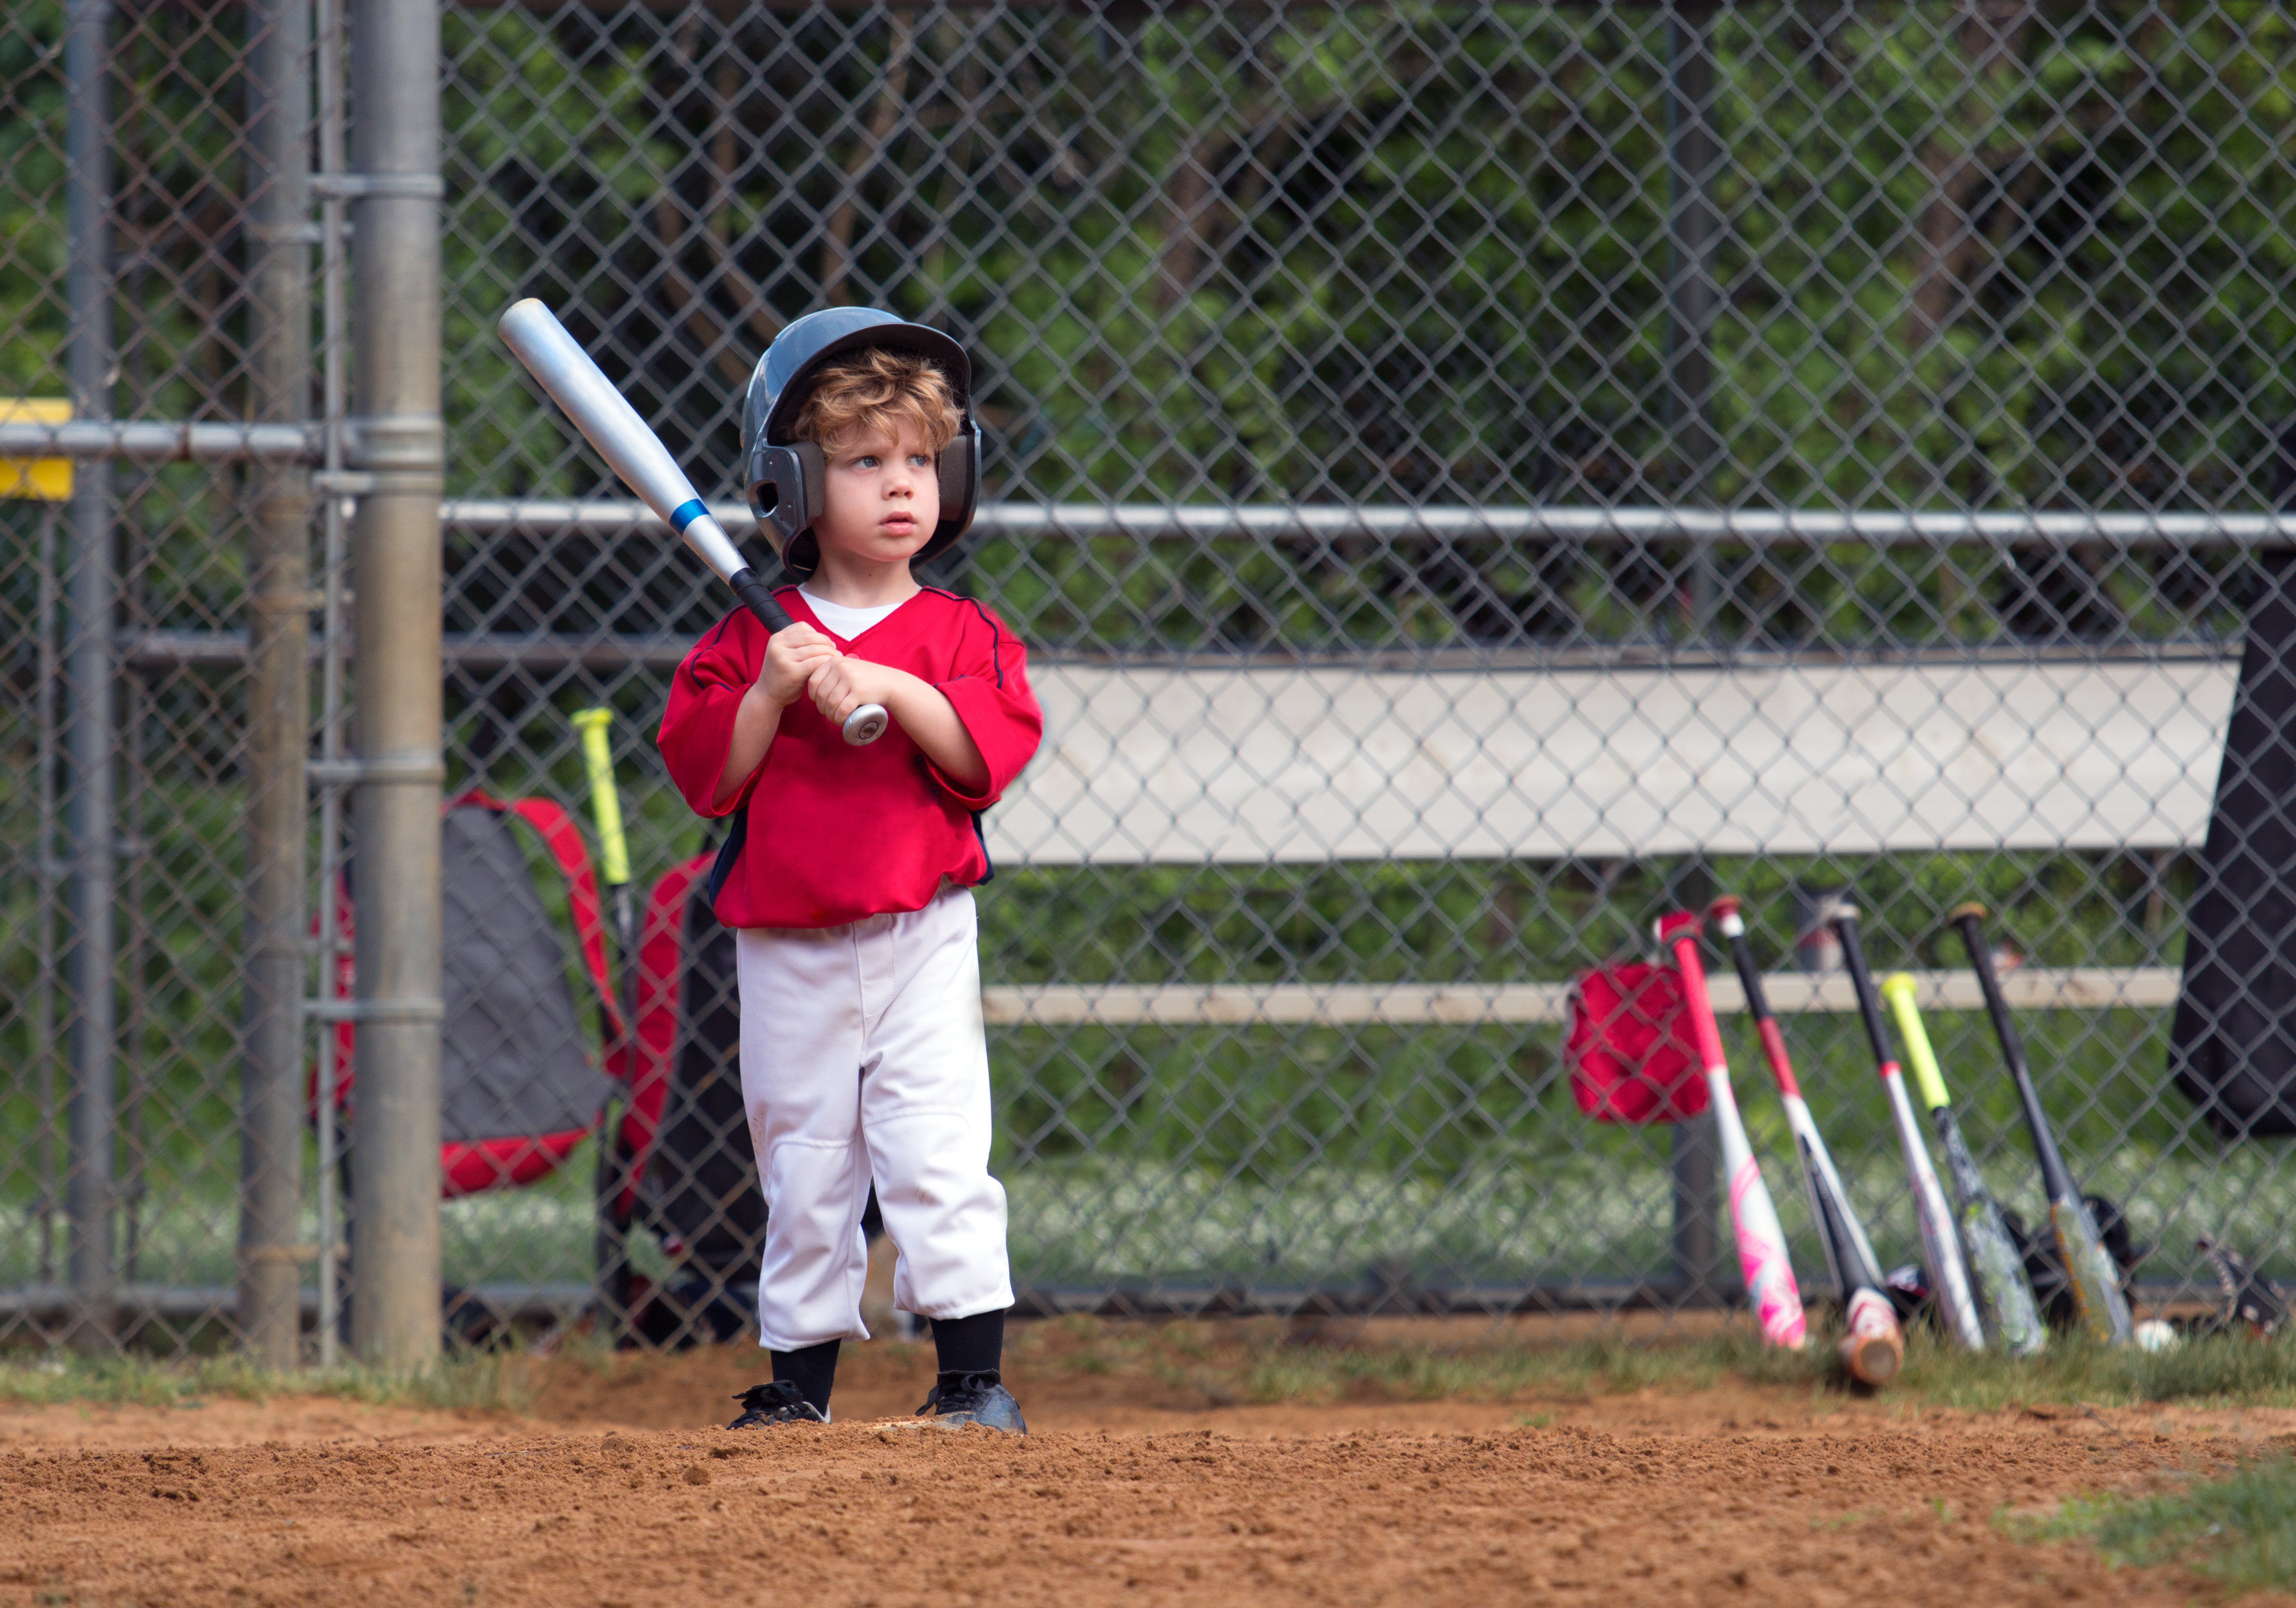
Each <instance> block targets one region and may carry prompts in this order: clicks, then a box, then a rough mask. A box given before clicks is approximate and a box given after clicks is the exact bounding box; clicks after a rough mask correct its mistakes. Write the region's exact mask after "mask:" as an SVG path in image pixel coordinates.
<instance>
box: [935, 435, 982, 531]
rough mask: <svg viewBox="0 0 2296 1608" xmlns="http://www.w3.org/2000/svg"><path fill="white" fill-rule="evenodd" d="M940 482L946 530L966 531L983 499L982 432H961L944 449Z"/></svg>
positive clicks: (942, 449)
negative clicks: (981, 498) (981, 483)
mask: <svg viewBox="0 0 2296 1608" xmlns="http://www.w3.org/2000/svg"><path fill="white" fill-rule="evenodd" d="M936 467H937V469H938V472H939V475H938V478H939V480H940V520H941V524H942V526H943V528H944V529H947V528H950V527H954V529H957V530H963V529H964V528H965V527H966V526H967V525H970V524H971V523H972V510H973V507H974V505H975V504H976V503H977V502H978V501H979V499H980V431H977V430H961V431H957V433H956V434H955V436H954V437H953V438H951V439H950V440H949V444H948V445H947V446H946V447H942V448H941V449H940V461H939V464H938V465H937V466H936Z"/></svg>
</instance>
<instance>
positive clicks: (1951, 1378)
mask: <svg viewBox="0 0 2296 1608" xmlns="http://www.w3.org/2000/svg"><path fill="white" fill-rule="evenodd" d="M1336 1334H1337V1338H1336V1339H1335V1338H1333V1333H1332V1332H1326V1333H1321V1334H1318V1335H1316V1337H1314V1338H1311V1339H1309V1340H1308V1341H1305V1342H1304V1343H1303V1342H1302V1341H1301V1340H1300V1339H1299V1338H1297V1337H1295V1336H1293V1335H1292V1334H1290V1333H1287V1332H1286V1331H1285V1330H1284V1329H1283V1327H1282V1326H1281V1325H1276V1324H1275V1323H1272V1322H1269V1321H1266V1320H1248V1321H1244V1322H1240V1323H1236V1324H1234V1325H1224V1324H1219V1323H1199V1324H1187V1323H1172V1324H1164V1325H1148V1324H1138V1325H1111V1324H1108V1323H1105V1322H1103V1321H1102V1320H1099V1319H1096V1318H1090V1317H1069V1318H1063V1319H1060V1320H1058V1321H1056V1322H1053V1323H1047V1324H1041V1325H1038V1324H1031V1325H1026V1326H1024V1327H1021V1328H1019V1329H1016V1330H1015V1332H1014V1334H1013V1341H1012V1344H1013V1347H1014V1348H1015V1350H1016V1351H1019V1352H1021V1354H1023V1355H1026V1356H1027V1358H1029V1366H1030V1367H1031V1369H1032V1371H1034V1372H1036V1373H1037V1374H1044V1373H1046V1372H1059V1371H1066V1372H1069V1373H1072V1374H1086V1375H1091V1376H1094V1377H1101V1378H1106V1377H1111V1376H1114V1377H1125V1376H1129V1377H1134V1378H1139V1377H1143V1376H1145V1377H1148V1378H1153V1379H1156V1380H1158V1381H1160V1382H1162V1383H1164V1384H1166V1385H1168V1386H1170V1387H1172V1388H1175V1389H1181V1390H1193V1391H1199V1392H1201V1393H1202V1394H1203V1395H1204V1396H1205V1397H1206V1398H1207V1399H1213V1400H1217V1401H1251V1402H1260V1403H1273V1402H1280V1401H1301V1402H1316V1401H1338V1400H1347V1399H1365V1398H1370V1399H1387V1400H1397V1401H1414V1400H1419V1401H1424V1400H1436V1399H1442V1398H1446V1397H1454V1398H1464V1399H1482V1400H1504V1399H1510V1398H1513V1397H1517V1396H1523V1395H1539V1396H1568V1397H1580V1398H1584V1397H1594V1396H1606V1395H1621V1394H1627V1393H1629V1392H1632V1391H1641V1390H1652V1389H1655V1390H1663V1391H1700V1390H1708V1389H1711V1388H1713V1387H1714V1386H1716V1385H1718V1384H1720V1383H1722V1382H1725V1381H1726V1380H1735V1381H1738V1382H1744V1383H1751V1384H1766V1385H1779V1386H1786V1387H1800V1388H1803V1389H1807V1390H1810V1391H1820V1392H1846V1391H1848V1390H1849V1386H1848V1384H1847V1383H1846V1382H1844V1381H1843V1379H1842V1378H1841V1372H1840V1367H1839V1365H1838V1363H1837V1362H1836V1360H1835V1353H1834V1341H1835V1340H1836V1338H1837V1337H1836V1336H1833V1335H1832V1334H1830V1333H1827V1332H1825V1330H1824V1329H1822V1328H1818V1329H1814V1330H1813V1332H1812V1333H1811V1337H1810V1344H1809V1347H1808V1350H1803V1351H1800V1352H1792V1351H1781V1350H1773V1349H1771V1348H1769V1347H1767V1346H1765V1345H1763V1344H1762V1343H1761V1342H1760V1341H1759V1339H1758V1338H1757V1337H1756V1336H1755V1334H1754V1333H1752V1331H1751V1329H1750V1328H1748V1327H1746V1326H1744V1325H1738V1326H1734V1327H1733V1328H1731V1329H1729V1330H1726V1331H1725V1332H1723V1333H1718V1334H1714V1335H1710V1336H1706V1337H1702V1338H1696V1339H1692V1338H1679V1339H1677V1338H1660V1339H1651V1340H1632V1339H1628V1337H1627V1336H1625V1335H1624V1334H1621V1333H1604V1334H1598V1335H1596V1336H1595V1337H1593V1338H1589V1339H1586V1340H1580V1341H1573V1342H1570V1343H1568V1344H1554V1343H1538V1342H1537V1341H1530V1340H1527V1339H1525V1338H1524V1337H1523V1336H1521V1334H1520V1333H1518V1332H1515V1331H1513V1330H1511V1329H1507V1328H1503V1327H1497V1326H1495V1327H1493V1328H1492V1329H1491V1330H1490V1331H1489V1332H1488V1336H1487V1337H1480V1336H1478V1337H1464V1338H1459V1339H1456V1340H1455V1341H1453V1343H1449V1344H1427V1343H1420V1344H1414V1343H1409V1342H1407V1341H1406V1342H1400V1343H1398V1342H1396V1341H1384V1342H1382V1341H1364V1340H1354V1339H1350V1338H1349V1337H1348V1336H1347V1334H1346V1332H1345V1330H1344V1327H1342V1328H1341V1329H1340V1330H1338V1331H1337V1332H1336ZM1454 1334H1455V1335H1456V1331H1454ZM1882 1399H1884V1400H1888V1401H1892V1402H1898V1403H1902V1404H1904V1405H1907V1406H1909V1407H1958V1408H1964V1409H1968V1410H1972V1411H1980V1412H1981V1411H1995V1410H1998V1409H2000V1408H2002V1407H2011V1406H2014V1405H2019V1404H2027V1403H2030V1404H2033V1405H2041V1404H2062V1405H2077V1404H2081V1403H2087V1404H2090V1405H2093V1406H2096V1407H2134V1406H2141V1405H2144V1404H2145V1403H2151V1402H2169V1401H2182V1402H2190V1403H2194V1404H2200V1405H2209V1404H2216V1403H2222V1404H2225V1405H2235V1404H2238V1405H2250V1406H2296V1336H2292V1337H2288V1338H2284V1339H2281V1340H2276V1341H2258V1340H2251V1339H2249V1338H2247V1337H2245V1336H2213V1337H2210V1338H2207V1339H2199V1340H2188V1341H2185V1342H2184V1343H2183V1344H2181V1345H2179V1346H2177V1347H2175V1348H2173V1349H2171V1350H2167V1351H2162V1352H2153V1353H2147V1352H2143V1351H2136V1350H2107V1349H2105V1348H2103V1347H2099V1346H2095V1345H2091V1344H2089V1343H2088V1342H2087V1341H2081V1340H2076V1339H2071V1338H2061V1339H2059V1340H2058V1341H2056V1343H2055V1344H2054V1345H2053V1346H2052V1348H2051V1349H2050V1350H2048V1351H2047V1352H2046V1353H2044V1354H2043V1355H2042V1356H2040V1357H2038V1358H2033V1359H2031V1360H2030V1361H2021V1360H2019V1359H2017V1358H2009V1357H2004V1356H2000V1355H1998V1354H1989V1353H1978V1354H1972V1353H1970V1352H1965V1351H1962V1350H1957V1349H1952V1348H1948V1347H1945V1346H1942V1345H1939V1344H1938V1343H1937V1342H1936V1341H1933V1340H1931V1337H1930V1336H1929V1334H1928V1333H1926V1332H1925V1331H1916V1332H1915V1333H1914V1334H1913V1335H1911V1336H1910V1337H1909V1340H1908V1344H1907V1353H1906V1367H1905V1371H1904V1372H1903V1373H1902V1374H1900V1375H1899V1376H1898V1382H1896V1383H1894V1384H1892V1385H1891V1386H1890V1387H1889V1388H1888V1390H1887V1391H1884V1392H1882Z"/></svg>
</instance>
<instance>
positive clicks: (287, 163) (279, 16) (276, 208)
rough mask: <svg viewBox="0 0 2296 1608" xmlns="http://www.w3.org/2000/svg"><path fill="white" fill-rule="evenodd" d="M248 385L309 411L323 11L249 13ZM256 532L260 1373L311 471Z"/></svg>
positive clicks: (276, 1359) (252, 788) (251, 721)
mask: <svg viewBox="0 0 2296 1608" xmlns="http://www.w3.org/2000/svg"><path fill="white" fill-rule="evenodd" d="M247 27H248V29H249V32H250V35H251V37H250V40H249V52H248V57H249V73H248V89H247V94H248V119H247V120H248V129H249V139H248V162H247V194H248V215H249V216H248V231H247V236H248V248H247V250H248V265H247V267H248V282H249V297H248V321H249V346H250V352H249V363H248V374H249V381H250V390H251V392H252V400H253V402H254V404H255V416H256V417H257V418H258V419H260V420H264V421H267V422H270V421H275V422H280V423H302V422H303V421H304V420H306V419H307V418H308V417H309V414H310V387H311V252H310V248H311V245H312V243H313V242H314V240H315V238H316V231H315V230H314V229H313V227H312V225H311V222H310V187H311V185H310V168H311V158H310V148H309V140H310V132H311V109H310V100H311V86H310V77H309V74H310V53H311V17H310V11H309V8H308V4H307V0H255V3H254V4H250V5H249V7H248V8H247ZM250 480H252V481H253V484H254V491H255V497H254V504H255V506H254V511H253V513H254V517H253V518H252V519H251V520H250V521H249V524H248V533H247V547H248V552H247V576H248V599H247V614H248V629H247V647H248V687H247V710H248V719H247V759H246V772H245V774H246V777H247V931H246V946H247V959H246V964H245V967H244V970H243V973H242V975H243V979H244V981H243V986H242V1005H241V1010H242V1018H243V1021H244V1023H245V1038H244V1043H245V1046H246V1047H245V1059H244V1060H243V1062H242V1065H241V1069H240V1085H239V1087H240V1148H239V1178H240V1195H239V1327H240V1339H241V1341H242V1344H244V1345H245V1346H246V1348H247V1350H248V1351H249V1353H250V1355H251V1356H252V1357H253V1358H255V1359H256V1360H257V1361H258V1362H260V1363H261V1364H262V1365H263V1366H266V1367H271V1368H281V1369H284V1368H291V1367H293V1366H295V1365H296V1363H297V1362H298V1361H299V1359H300V1353H301V1350H302V1296H301V1286H302V1276H301V1267H300V1259H301V1256H302V1247H301V1245H300V1244H299V1232H298V1230H299V1227H300V1225H299V1217H300V1213H301V1209H302V1200H303V1101H302V1088H301V1084H302V1075H301V1074H302V1062H303V989H304V944H305V915H304V909H305V907H304V871H305V849H304V838H305V835H306V833H307V831H308V819H307V817H308V814H309V810H308V793H307V783H305V781H304V776H303V764H304V759H305V757H306V749H307V744H308V742H309V727H310V704H311V689H310V671H309V668H308V660H307V654H308V651H309V647H310V596H309V593H310V584H311V580H310V530H311V480H310V473H309V472H308V471H307V470H306V469H305V468H303V466H302V465H300V464H258V465H257V466H255V467H254V468H253V469H252V470H251V471H250Z"/></svg>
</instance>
